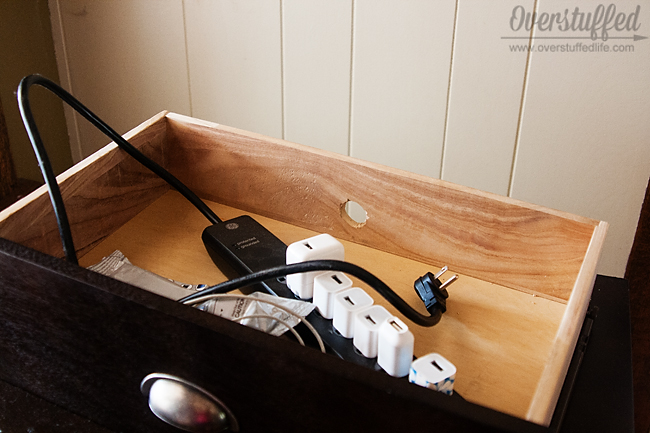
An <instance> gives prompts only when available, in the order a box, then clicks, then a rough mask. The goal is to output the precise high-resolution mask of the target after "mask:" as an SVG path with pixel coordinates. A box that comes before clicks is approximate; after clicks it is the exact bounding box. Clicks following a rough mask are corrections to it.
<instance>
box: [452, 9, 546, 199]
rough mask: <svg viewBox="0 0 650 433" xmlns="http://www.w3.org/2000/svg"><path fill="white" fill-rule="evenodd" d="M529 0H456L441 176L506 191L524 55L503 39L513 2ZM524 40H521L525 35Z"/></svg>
mask: <svg viewBox="0 0 650 433" xmlns="http://www.w3.org/2000/svg"><path fill="white" fill-rule="evenodd" d="M533 4H534V1H533V0H528V1H521V0H512V1H505V2H504V1H501V2H486V1H482V0H460V1H459V3H458V18H457V21H456V36H455V40H454V59H453V69H452V76H451V89H450V95H449V110H448V114H447V132H446V142H445V154H444V156H443V165H442V167H443V169H442V178H443V179H445V180H449V181H451V182H455V183H459V184H461V185H466V186H470V187H474V188H479V189H482V190H485V191H490V192H494V193H497V194H501V195H507V194H508V185H509V183H510V172H511V169H512V158H513V156H514V148H515V141H516V134H517V124H518V122H519V109H520V106H521V96H522V92H523V83H524V76H525V72H526V56H525V55H514V54H513V53H511V52H510V51H509V49H508V42H507V41H505V40H503V39H501V38H502V37H503V36H509V35H510V34H511V33H512V31H511V30H510V28H509V26H508V18H509V17H510V15H511V14H512V10H513V8H514V7H515V6H518V5H523V6H525V7H526V8H528V9H532V7H533ZM523 42H525V41H523Z"/></svg>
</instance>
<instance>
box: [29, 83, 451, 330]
mask: <svg viewBox="0 0 650 433" xmlns="http://www.w3.org/2000/svg"><path fill="white" fill-rule="evenodd" d="M34 85H39V86H41V87H44V88H46V89H48V90H49V91H51V92H52V93H54V94H55V95H56V96H58V97H59V98H60V99H61V100H62V101H63V102H65V103H66V104H68V105H69V106H70V107H72V108H73V109H74V110H75V111H76V112H77V113H79V114H80V115H81V116H83V117H84V118H85V119H86V120H88V121H89V122H90V123H91V124H92V125H93V126H95V127H96V128H97V129H99V130H100V131H101V132H102V133H104V134H105V135H106V136H108V137H109V138H110V139H111V140H113V141H114V142H115V143H116V144H117V145H118V146H119V147H120V148H121V149H123V150H124V151H126V152H127V153H128V154H129V155H130V156H132V157H133V158H135V159H136V160H137V161H138V162H140V163H141V164H142V165H144V166H145V167H147V168H148V169H149V170H151V171H152V172H153V173H155V174H156V175H158V176H160V177H161V178H162V179H163V180H165V181H166V182H167V183H168V184H169V185H171V186H172V187H173V188H175V189H176V190H177V191H178V192H180V193H181V194H182V195H183V196H184V197H185V198H186V199H187V200H189V202H190V203H192V204H193V205H194V206H195V207H196V208H197V209H198V210H199V211H200V212H201V213H202V214H203V215H204V216H205V217H206V218H207V219H208V220H209V221H210V222H211V223H212V224H219V223H222V222H223V221H222V220H221V219H220V218H219V217H218V216H217V215H216V214H215V213H214V212H213V211H212V209H210V208H209V207H208V206H207V205H206V204H205V203H204V202H203V201H202V200H201V199H200V198H199V197H198V196H197V195H196V194H195V193H194V192H193V191H192V190H190V189H189V188H188V187H187V186H186V185H185V184H183V183H182V182H181V181H180V180H178V179H177V178H176V177H175V176H173V175H172V174H171V173H170V172H168V171H167V170H165V169H164V168H163V167H161V166H160V165H158V164H157V163H156V162H154V161H153V160H151V159H149V158H148V157H146V156H145V155H144V154H143V153H141V152H140V151H139V150H138V149H136V148H135V147H134V146H133V145H132V144H130V143H129V142H128V141H127V140H125V139H124V138H123V137H122V136H121V135H120V134H118V133H117V132H116V131H115V130H113V129H112V128H111V127H110V126H109V125H108V124H106V123H105V122H104V121H103V120H101V119H100V118H99V117H98V116H97V115H95V114H94V113H93V112H92V111H90V110H89V109H88V108H86V106H84V105H83V104H82V103H81V102H79V101H78V100H77V99H76V98H75V97H74V96H72V95H71V94H70V93H68V92H67V91H66V90H64V89H63V88H61V87H60V86H59V85H58V84H56V83H54V82H53V81H51V80H49V79H47V78H45V77H43V76H41V75H37V74H34V75H28V76H26V77H25V78H23V79H22V80H21V81H20V84H19V86H18V107H19V109H20V114H21V117H22V119H23V123H24V125H25V129H26V130H27V134H28V136H29V139H30V142H31V144H32V147H33V149H34V152H35V153H36V157H37V159H38V163H39V167H40V169H41V172H42V174H43V178H44V180H45V183H46V184H47V188H48V191H49V193H50V200H51V202H52V206H53V208H54V212H55V216H56V220H57V225H58V227H59V234H60V237H61V242H62V245H63V251H64V255H65V257H66V259H67V260H68V261H69V262H72V263H74V264H78V260H77V255H76V251H75V248H74V242H73V239H72V232H71V229H70V223H69V220H68V217H67V213H66V211H65V206H64V204H63V198H62V197H61V192H60V190H59V187H58V184H57V182H56V177H55V176H54V172H53V170H52V166H51V164H50V161H49V158H48V156H47V152H46V150H45V148H44V146H43V142H42V139H41V137H40V134H39V132H38V128H37V126H36V122H35V121H34V117H33V115H32V111H31V107H30V104H29V89H30V88H31V87H32V86H34ZM330 270H332V271H341V272H344V273H348V274H350V275H353V276H355V277H357V278H359V279H361V280H362V281H364V282H365V283H367V284H368V285H369V286H370V287H372V288H373V289H375V290H376V291H377V292H378V293H379V294H381V295H382V296H383V297H384V298H385V299H386V300H387V301H388V302H390V303H391V304H392V305H393V306H395V307H396V308H397V309H398V310H399V311H400V312H401V313H402V314H403V315H404V316H406V317H407V318H409V319H410V320H412V321H413V322H415V323H417V324H418V325H421V326H433V325H435V324H437V323H438V322H439V321H440V318H441V316H442V313H443V312H444V310H441V309H440V308H438V307H434V308H428V311H429V313H430V316H425V315H423V314H421V313H419V312H417V311H416V310H414V309H413V308H412V307H411V306H410V305H409V304H407V303H406V302H405V301H404V300H403V299H402V298H401V297H400V296H399V295H397V294H396V293H395V292H394V291H393V290H391V289H390V287H388V286H387V285H386V284H385V283H384V282H383V281H381V280H380V279H379V278H377V277H376V276H374V275H373V274H371V273H370V272H368V271H366V270H365V269H363V268H361V267H359V266H356V265H353V264H351V263H348V262H342V261H337V260H316V261H311V262H303V263H298V264H293V265H286V266H278V267H274V268H269V269H267V270H264V271H261V272H256V273H252V274H249V275H246V276H243V277H240V278H236V279H233V280H230V281H226V282H225V283H221V284H218V285H216V286H212V287H210V288H208V289H205V290H203V291H202V292H201V293H200V294H194V295H190V296H188V297H185V298H183V299H181V300H180V302H187V301H190V300H193V299H195V298H196V297H198V296H201V295H206V294H210V293H226V292H229V291H231V290H235V289H237V288H240V287H244V286H246V285H249V284H254V283H256V282H261V281H264V280H267V279H270V278H277V277H283V276H286V275H289V274H294V273H301V272H310V271H330ZM444 294H445V295H446V291H445V292H444ZM445 298H446V296H445ZM304 322H305V323H306V322H307V321H306V320H305V321H304Z"/></svg>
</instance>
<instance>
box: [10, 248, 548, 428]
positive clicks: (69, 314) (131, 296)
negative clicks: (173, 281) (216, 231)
mask: <svg viewBox="0 0 650 433" xmlns="http://www.w3.org/2000/svg"><path fill="white" fill-rule="evenodd" d="M0 329H2V332H1V333H0V357H1V359H0V361H1V362H0V379H2V380H4V381H6V382H9V383H11V384H13V385H15V386H18V387H20V388H22V389H25V390H27V391H29V392H31V393H34V394H35V395H37V396H40V397H42V398H44V399H45V400H48V401H51V402H54V403H56V404H57V405H59V406H61V407H64V408H66V409H68V410H70V411H72V412H74V413H77V414H80V415H82V416H84V417H87V418H89V419H91V420H93V421H94V422H96V423H98V424H100V425H102V426H105V427H107V428H109V429H112V430H115V431H129V432H132V431H133V432H165V431H170V432H172V431H179V430H177V429H175V428H173V427H171V426H168V425H166V424H164V423H163V422H162V421H160V420H158V419H157V418H156V417H155V416H154V415H153V414H152V413H151V412H150V411H149V408H148V406H147V399H146V397H145V396H143V395H142V393H141V391H140V382H141V381H142V379H143V378H144V377H145V376H147V375H148V374H150V373H154V372H159V373H165V374H171V375H175V376H178V377H181V378H183V379H185V380H188V381H190V382H192V383H194V384H197V385H199V386H200V387H202V388H204V389H206V390H208V391H209V392H210V393H212V394H214V395H215V396H216V397H217V398H218V399H220V400H221V401H222V402H223V403H224V404H225V405H226V406H227V407H228V408H229V409H230V411H232V413H233V414H234V416H235V417H236V418H237V421H238V423H239V425H240V431H244V432H246V431H266V432H273V431H277V432H287V431H301V432H306V431H309V432H318V431H323V432H326V431H327V432H331V431H337V432H345V431H355V432H359V431H409V432H411V431H413V432H415V431H432V430H434V429H435V430H436V431H445V432H456V431H458V432H472V431H477V432H478V431H481V432H485V431H519V432H526V431H530V432H534V431H546V429H543V428H541V427H539V426H537V425H534V424H531V423H528V422H525V421H523V420H519V419H516V418H513V417H509V416H507V415H504V414H501V413H497V412H494V411H491V410H488V409H485V408H482V407H480V406H476V405H473V404H471V403H469V402H466V401H463V400H461V399H452V398H448V397H447V396H445V395H443V394H439V393H435V392H433V391H430V390H427V389H424V388H420V387H417V386H415V385H411V384H409V383H407V382H406V381H405V380H403V379H402V380H400V379H395V378H392V377H389V376H387V375H384V374H381V373H377V372H374V371H370V370H367V369H364V368H362V367H358V366H356V365H352V364H349V363H347V362H344V361H342V360H340V359H337V358H335V357H333V356H331V355H323V354H321V353H319V352H318V351H316V350H313V349H309V348H304V347H301V346H299V345H297V344H295V343H293V342H291V341H288V340H283V339H278V338H275V337H271V336H268V335H266V334H263V333H261V332H258V331H254V330H252V329H248V328H246V327H243V326H240V325H238V324H235V323H232V322H229V321H227V320H223V319H220V318H218V317H214V316H211V315H208V314H206V313H203V312H201V311H198V310H195V309H193V308H191V307H187V306H184V305H180V304H177V303H175V302H173V301H170V300H168V299H164V298H161V297H159V296H156V295H153V294H151V293H148V292H145V291H143V290H140V289H137V288H135V287H133V286H130V285H128V284H124V283H121V282H119V281H117V280H113V279H111V278H107V277H104V276H102V275H99V274H95V273H93V272H90V271H87V270H85V269H83V268H80V267H77V266H73V265H70V264H69V263H67V262H64V261H62V260H59V259H56V258H53V257H50V256H47V255H44V254H42V253H38V252H35V251H33V250H29V249H27V248H25V247H23V246H21V245H18V244H15V243H12V242H9V241H6V240H4V239H0Z"/></svg>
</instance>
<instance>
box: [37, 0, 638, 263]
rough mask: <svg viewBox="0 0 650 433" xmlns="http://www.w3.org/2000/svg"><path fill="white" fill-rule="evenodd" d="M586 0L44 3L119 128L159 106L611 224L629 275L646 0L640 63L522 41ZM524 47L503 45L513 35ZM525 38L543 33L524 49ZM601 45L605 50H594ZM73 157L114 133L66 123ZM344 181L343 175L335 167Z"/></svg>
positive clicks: (78, 74) (70, 77)
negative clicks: (513, 23) (535, 15)
mask: <svg viewBox="0 0 650 433" xmlns="http://www.w3.org/2000/svg"><path fill="white" fill-rule="evenodd" d="M598 4H599V2H598V1H585V0H581V1H579V2H575V4H573V3H571V4H569V3H567V2H566V1H565V0H563V1H560V0H507V1H502V2H485V1H481V0H437V1H433V0H112V1H110V2H109V1H103V0H49V5H50V11H51V17H52V24H53V25H52V29H53V33H54V40H55V47H56V51H57V60H58V64H59V71H60V77H61V81H62V83H61V84H62V85H63V86H64V87H66V88H67V89H68V90H70V91H71V92H72V93H73V94H74V95H76V96H77V97H78V98H79V99H81V101H82V102H84V103H85V104H86V105H87V106H89V107H90V108H91V109H93V110H94V111H96V112H97V114H99V115H100V116H101V117H103V118H104V119H105V120H107V121H108V122H109V123H110V124H111V125H113V126H114V127H115V129H116V130H118V132H121V133H123V132H126V131H128V130H129V129H131V128H132V127H134V126H136V125H137V124H139V123H140V122H142V121H144V120H146V119H147V118H149V117H151V116H152V115H153V114H155V113H157V112H159V111H161V110H163V109H167V110H171V111H175V112H178V113H182V114H187V115H190V116H194V117H198V118H202V119H206V120H211V121H215V122H218V123H222V124H227V125H231V126H235V127H239V128H243V129H247V130H251V131H255V132H259V133H263V134H266V135H270V136H273V137H278V138H284V139H287V140H290V141H294V142H298V143H302V144H307V145H310V146H315V147H319V148H322V149H327V150H331V151H334V152H338V153H341V154H348V155H351V156H354V157H357V158H362V159H366V160H370V161H375V162H379V163H382V164H387V165H391V166H394V167H397V168H401V169H405V170H409V171H413V172H417V173H421V174H426V175H429V176H433V177H438V178H442V179H445V180H449V181H451V182H455V183H459V184H463V185H466V186H470V187H474V188H478V189H482V190H485V191H490V192H494V193H497V194H501V195H508V196H511V197H514V198H517V199H521V200H525V201H528V202H531V203H536V204H540V205H544V206H548V207H552V208H555V209H560V210H564V211H569V212H573V213H577V214H580V215H583V216H587V217H591V218H595V219H599V220H605V221H608V222H609V223H610V231H609V234H608V237H607V241H606V245H605V250H604V252H603V256H602V258H601V262H600V264H599V268H598V271H599V272H600V273H603V274H606V275H614V276H622V275H623V273H624V271H625V264H626V262H627V257H628V255H629V252H630V248H631V245H632V241H633V239H634V233H635V228H636V223H637V219H638V216H639V212H640V209H641V204H642V200H643V196H644V192H645V188H646V185H647V183H648V177H649V176H650V118H649V116H650V79H649V78H648V77H650V39H643V40H637V41H634V40H631V39H611V37H612V36H615V37H631V36H632V35H633V34H635V33H636V34H638V35H640V36H650V1H649V0H644V1H628V0H621V1H618V2H616V3H615V6H616V8H617V13H620V12H624V13H626V14H629V13H631V12H634V11H635V8H636V7H637V5H639V6H640V13H639V16H638V20H637V22H638V24H640V26H639V28H638V29H637V31H636V32H634V31H619V32H617V31H615V30H610V39H609V40H608V41H607V42H604V43H605V44H608V45H610V46H613V45H619V44H620V45H623V44H627V45H630V46H632V47H633V52H624V53H615V52H607V53H605V52H569V53H559V52H542V51H535V50H533V51H532V52H530V53H528V52H514V51H513V50H512V49H511V46H513V45H518V44H524V45H529V46H530V44H532V45H533V46H536V45H537V46H539V45H540V44H546V45H551V44H555V45H560V44H571V45H573V44H575V43H577V42H582V43H584V44H585V45H588V44H591V43H592V41H591V40H578V39H564V40H549V39H542V38H544V37H547V36H550V35H552V36H562V37H573V38H575V37H583V36H585V35H586V34H587V35H588V32H587V33H585V32H584V31H582V32H560V33H558V32H557V31H556V32H549V31H540V30H539V28H534V29H533V32H532V33H531V32H529V31H526V30H525V29H523V30H520V31H517V32H515V31H513V30H512V29H511V28H510V24H509V20H510V17H511V16H512V13H513V8H515V7H517V6H521V7H523V8H524V9H525V11H526V12H532V11H533V10H537V11H538V12H539V13H543V12H548V13H557V12H561V13H563V12H564V10H565V9H567V8H568V9H569V13H571V12H572V11H573V10H574V9H575V8H576V7H579V8H580V10H581V11H583V12H585V13H588V12H593V11H594V10H595V8H596V7H597V5H598ZM512 36H516V37H522V39H516V40H515V39H504V37H512ZM531 36H532V40H531ZM598 42H599V43H600V42H602V41H598ZM66 114H67V121H68V129H69V132H70V138H71V148H72V152H73V156H74V158H75V159H76V160H80V159H81V158H83V157H85V156H87V155H89V154H90V153H92V152H93V151H95V150H96V149H98V148H99V147H101V146H103V145H104V144H105V143H106V142H107V139H105V138H103V137H101V136H100V135H99V134H98V133H96V132H95V131H93V129H92V127H90V126H89V125H87V124H86V123H85V122H84V121H80V120H79V119H77V118H76V117H75V116H74V115H73V114H72V113H71V112H70V111H68V112H67V113H66ZM342 175H343V174H342Z"/></svg>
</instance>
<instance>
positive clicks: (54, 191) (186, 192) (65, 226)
mask: <svg viewBox="0 0 650 433" xmlns="http://www.w3.org/2000/svg"><path fill="white" fill-rule="evenodd" d="M33 85H39V86H41V87H44V88H46V89H48V90H49V91H51V92H52V93H54V94H55V95H56V96H58V97H59V98H60V99H61V100H62V101H63V102H65V103H66V104H68V105H69V106H70V107H72V108H73V109H74V110H75V111H76V112H77V113H79V114H80V115H81V116H83V117H84V118H85V119H87V120H88V121H89V122H90V123H92V124H93V126H95V127H96V128H97V129H99V130H100V131H101V132H103V133H104V134H105V135H106V136H108V138H110V139H111V140H113V141H114V142H115V143H116V144H117V145H118V146H119V147H120V148H122V149H123V150H124V151H126V152H127V153H128V154H129V155H130V156H132V157H133V158H135V159H136V160H137V161H138V162H140V163H141V164H142V165H144V166H145V167H147V168H148V169H149V170H151V171H152V172H154V173H155V174H157V175H158V176H160V177H161V178H162V179H163V180H165V181H166V182H167V183H168V184H169V185H171V186H172V187H173V188H175V189H176V190H177V191H178V192H180V193H181V194H182V195H183V196H185V198H187V199H188V200H189V201H190V202H191V203H192V204H193V205H194V206H195V207H196V208H197V209H198V210H199V211H200V212H201V213H202V214H203V215H204V216H205V217H206V218H207V219H208V220H209V221H210V222H211V223H212V224H219V223H221V222H222V221H221V219H220V218H219V217H218V216H217V215H216V214H215V213H214V212H213V211H212V209H210V208H209V207H208V206H207V205H206V204H205V203H204V202H203V201H202V200H201V199H200V198H199V197H198V196H197V195H196V194H194V192H193V191H192V190H190V189H189V188H188V187H187V186H185V185H184V184H183V183H182V182H181V181H180V180H178V179H177V178H176V177H175V176H173V175H172V174H171V173H170V172H168V171H167V170H165V169H164V168H163V167H161V166H160V165H158V164H157V163H156V162H154V161H152V160H151V159H149V158H147V157H146V156H145V155H144V154H142V153H141V152H140V151H139V150H138V149H137V148H135V147H134V146H133V145H132V144H131V143H129V142H128V141H127V140H125V139H124V138H123V137H122V136H121V135H120V134H118V133H117V132H115V130H113V128H111V127H110V126H108V124H106V123H105V122H104V121H103V120H101V119H100V118H99V117H98V116H97V115H95V113H93V112H92V111H90V110H89V109H88V108H86V106H84V105H83V104H82V103H81V102H79V101H78V100H77V99H76V98H75V97H74V96H72V95H71V94H70V93H68V92H67V91H66V90H64V89H63V88H61V87H60V86H59V85H58V84H56V83H54V82H53V81H50V80H48V79H47V78H45V77H43V76H41V75H28V76H27V77H25V78H23V79H22V80H21V81H20V85H19V86H18V107H19V109H20V114H21V116H22V118H23V123H24V124H25V129H26V130H27V135H28V136H29V140H30V141H31V143H32V147H33V148H34V152H35V153H36V157H37V159H38V164H39V166H40V168H41V173H43V178H44V180H45V183H46V184H47V188H48V191H49V192H50V199H51V201H52V206H53V207H54V213H55V215H56V219H57V224H58V226H59V234H60V235H61V241H62V243H63V251H64V254H65V257H66V259H67V260H68V261H70V262H73V263H75V264H77V263H78V261H77V254H76V252H75V249H74V244H73V242H72V234H71V231H70V224H69V222H68V217H67V214H66V211H65V207H64V205H63V199H62V198H61V192H60V190H59V187H58V184H57V183H56V177H55V176H54V171H53V170H52V166H51V164H50V161H49V158H48V156H47V152H46V151H45V148H44V146H43V141H42V140H41V136H40V134H39V132H38V128H37V127H36V122H35V121H34V116H33V115H32V110H31V108H30V105H29V89H30V87H32V86H33Z"/></svg>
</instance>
